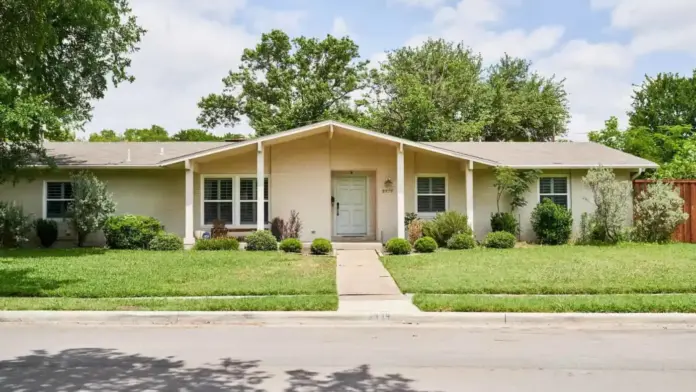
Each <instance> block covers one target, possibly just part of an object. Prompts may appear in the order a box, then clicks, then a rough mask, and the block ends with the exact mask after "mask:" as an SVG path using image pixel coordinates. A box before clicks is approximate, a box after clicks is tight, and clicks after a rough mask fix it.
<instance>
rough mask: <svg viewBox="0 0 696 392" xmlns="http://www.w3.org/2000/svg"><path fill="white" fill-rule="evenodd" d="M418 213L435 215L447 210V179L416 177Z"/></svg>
mask: <svg viewBox="0 0 696 392" xmlns="http://www.w3.org/2000/svg"><path fill="white" fill-rule="evenodd" d="M416 205H417V208H416V210H417V211H416V212H417V213H418V214H435V213H438V212H444V211H445V210H446V209H447V179H446V178H445V177H435V176H432V177H430V176H428V177H426V176H423V177H416Z"/></svg>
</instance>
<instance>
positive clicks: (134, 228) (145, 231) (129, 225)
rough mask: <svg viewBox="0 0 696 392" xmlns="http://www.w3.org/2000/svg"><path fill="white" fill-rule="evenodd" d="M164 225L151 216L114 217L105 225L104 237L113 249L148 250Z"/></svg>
mask: <svg viewBox="0 0 696 392" xmlns="http://www.w3.org/2000/svg"><path fill="white" fill-rule="evenodd" d="M162 230H164V227H163V226H162V223H160V221H158V220H157V219H155V218H153V217H150V216H142V215H120V216H112V217H109V218H108V219H107V220H106V223H105V224H104V237H106V244H107V245H108V246H109V248H111V249H147V247H148V246H149V245H150V241H152V239H153V238H155V236H156V235H157V234H159V232H160V231H162Z"/></svg>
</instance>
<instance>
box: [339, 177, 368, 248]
mask: <svg viewBox="0 0 696 392" xmlns="http://www.w3.org/2000/svg"><path fill="white" fill-rule="evenodd" d="M334 184H335V185H334V199H335V203H336V205H335V207H334V214H335V217H334V222H335V231H336V235H338V236H364V235H367V177H364V176H351V177H336V178H335V183H334Z"/></svg>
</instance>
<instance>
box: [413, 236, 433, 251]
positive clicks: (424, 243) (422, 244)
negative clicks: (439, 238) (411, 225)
mask: <svg viewBox="0 0 696 392" xmlns="http://www.w3.org/2000/svg"><path fill="white" fill-rule="evenodd" d="M413 248H414V249H415V250H416V252H418V253H433V252H435V251H436V250H437V242H435V240H434V239H433V238H432V237H423V238H419V239H418V240H417V241H416V243H415V244H413Z"/></svg>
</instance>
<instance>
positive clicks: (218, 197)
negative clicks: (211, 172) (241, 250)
mask: <svg viewBox="0 0 696 392" xmlns="http://www.w3.org/2000/svg"><path fill="white" fill-rule="evenodd" d="M256 193H257V192H256V178H255V177H242V176H224V177H204V178H203V208H202V216H203V224H204V225H212V224H213V222H214V221H215V220H220V221H222V222H224V223H225V224H226V225H228V226H235V225H255V224H256V201H257V195H256ZM263 200H264V218H265V222H264V223H268V222H269V220H268V215H269V208H268V178H266V179H265V181H264V192H263Z"/></svg>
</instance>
